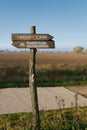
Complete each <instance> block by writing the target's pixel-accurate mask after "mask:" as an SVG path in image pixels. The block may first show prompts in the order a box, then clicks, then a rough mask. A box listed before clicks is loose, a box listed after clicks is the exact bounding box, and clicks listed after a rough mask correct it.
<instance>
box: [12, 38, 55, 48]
mask: <svg viewBox="0 0 87 130" xmlns="http://www.w3.org/2000/svg"><path fill="white" fill-rule="evenodd" d="M12 45H13V46H15V47H17V48H55V43H54V41H53V40H51V41H13V44H12Z"/></svg>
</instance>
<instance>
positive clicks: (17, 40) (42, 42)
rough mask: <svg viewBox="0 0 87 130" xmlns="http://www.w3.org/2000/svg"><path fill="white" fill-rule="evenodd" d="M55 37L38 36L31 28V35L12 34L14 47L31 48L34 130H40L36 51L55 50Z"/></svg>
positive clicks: (30, 65) (30, 84)
mask: <svg viewBox="0 0 87 130" xmlns="http://www.w3.org/2000/svg"><path fill="white" fill-rule="evenodd" d="M52 39H53V37H52V36H51V35H49V34H36V27H35V26H32V27H31V28H30V34H22V33H21V34H12V41H13V43H12V45H13V46H15V47H17V48H30V58H29V87H30V93H31V102H32V115H33V128H32V130H40V121H39V108H38V95H37V87H36V76H35V74H36V72H35V62H36V58H35V57H36V51H37V48H55V42H54V41H53V40H52Z"/></svg>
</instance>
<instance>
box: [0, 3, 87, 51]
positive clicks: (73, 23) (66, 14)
mask: <svg viewBox="0 0 87 130" xmlns="http://www.w3.org/2000/svg"><path fill="white" fill-rule="evenodd" d="M32 25H35V26H36V31H37V33H48V34H51V35H52V36H53V37H54V40H55V46H56V48H55V49H54V50H58V51H63V50H66V51H68V50H72V49H73V47H75V46H82V47H84V48H87V0H0V49H9V50H15V49H16V48H15V47H13V46H12V45H11V43H12V41H11V34H12V33H29V30H30V27H31V26H32ZM16 50H18V49H16Z"/></svg>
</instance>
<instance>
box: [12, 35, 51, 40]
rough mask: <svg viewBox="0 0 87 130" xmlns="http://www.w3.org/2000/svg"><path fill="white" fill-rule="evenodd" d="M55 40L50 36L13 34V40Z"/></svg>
mask: <svg viewBox="0 0 87 130" xmlns="http://www.w3.org/2000/svg"><path fill="white" fill-rule="evenodd" d="M51 39H53V36H51V35H49V34H12V40H13V41H15V40H17V41H18V40H20V41H22V40H24V41H25V40H26V41H29V40H36V41H37V40H51Z"/></svg>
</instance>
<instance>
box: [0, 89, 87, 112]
mask: <svg viewBox="0 0 87 130" xmlns="http://www.w3.org/2000/svg"><path fill="white" fill-rule="evenodd" d="M37 90H38V101H39V110H51V109H59V107H61V108H62V107H66V108H67V107H71V103H73V104H75V92H72V91H70V90H68V89H66V88H64V87H44V88H38V89H37ZM63 105H64V106H63ZM78 105H80V106H84V105H86V106H87V98H85V97H83V96H81V95H78ZM31 111H32V105H31V96H30V89H29V88H7V89H0V114H7V113H18V112H31Z"/></svg>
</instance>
